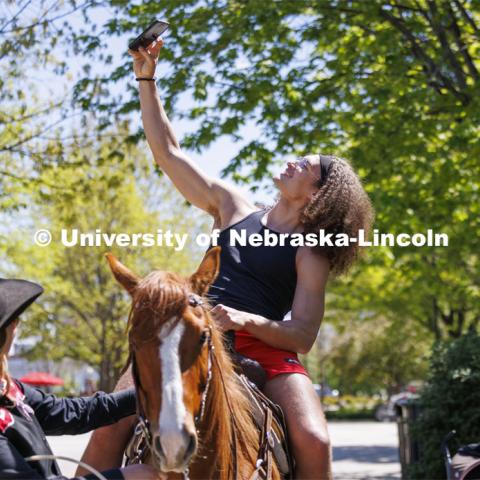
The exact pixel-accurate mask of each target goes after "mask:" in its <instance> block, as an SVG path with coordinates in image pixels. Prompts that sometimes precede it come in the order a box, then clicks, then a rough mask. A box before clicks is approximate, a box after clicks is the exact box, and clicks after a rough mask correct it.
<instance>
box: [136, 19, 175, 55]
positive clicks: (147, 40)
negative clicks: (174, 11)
mask: <svg viewBox="0 0 480 480" xmlns="http://www.w3.org/2000/svg"><path fill="white" fill-rule="evenodd" d="M168 27H169V24H168V23H167V22H163V21H161V20H155V21H154V22H153V23H151V24H150V25H149V26H148V27H147V28H146V30H145V31H144V32H142V33H141V34H140V35H139V36H138V37H137V38H136V39H135V40H133V42H131V43H130V44H129V45H128V48H130V50H138V49H139V47H143V48H147V47H148V46H149V45H150V44H151V43H152V42H154V41H155V40H156V39H157V38H158V37H159V36H160V35H161V34H162V33H163V32H165V30H166V29H167V28H168Z"/></svg>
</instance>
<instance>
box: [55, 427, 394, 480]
mask: <svg viewBox="0 0 480 480" xmlns="http://www.w3.org/2000/svg"><path fill="white" fill-rule="evenodd" d="M329 429H330V436H331V438H332V445H333V473H334V479H335V480H380V479H381V480H387V479H388V480H391V479H400V464H399V463H398V450H397V448H398V447H397V446H398V436H397V426H396V424H395V423H377V422H330V423H329ZM89 436H90V435H89V434H85V435H77V436H75V437H72V436H63V437H48V440H49V442H50V445H51V446H52V449H53V452H54V453H55V454H56V455H66V456H69V457H73V458H77V459H80V457H81V455H82V453H83V450H84V449H85V446H86V444H87V442H88V438H89ZM60 467H61V469H62V472H63V473H64V475H66V476H67V477H69V476H73V474H74V472H75V468H76V467H75V465H73V464H71V463H64V462H60Z"/></svg>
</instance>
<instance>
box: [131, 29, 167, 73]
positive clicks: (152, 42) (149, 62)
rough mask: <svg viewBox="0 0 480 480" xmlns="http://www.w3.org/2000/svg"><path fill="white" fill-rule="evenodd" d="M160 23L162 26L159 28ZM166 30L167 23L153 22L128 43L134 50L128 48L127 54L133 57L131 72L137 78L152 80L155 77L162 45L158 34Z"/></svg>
mask: <svg viewBox="0 0 480 480" xmlns="http://www.w3.org/2000/svg"><path fill="white" fill-rule="evenodd" d="M160 23H162V24H163V26H159V24H160ZM165 25H167V26H166V27H165ZM166 28H168V23H167V22H157V21H155V22H154V23H152V24H151V25H150V26H149V27H148V28H147V29H146V30H145V31H144V32H143V33H142V34H141V35H139V36H138V37H137V38H136V39H135V40H134V41H133V42H131V43H130V47H134V48H130V49H129V50H128V53H129V54H130V55H131V56H132V57H133V70H134V72H135V76H136V77H137V78H153V76H154V75H155V68H156V66H157V58H158V54H159V53H160V50H161V48H162V47H163V43H164V42H163V40H162V39H161V38H159V35H158V34H159V33H160V32H164V31H165V30H166ZM147 47H150V48H148V49H147Z"/></svg>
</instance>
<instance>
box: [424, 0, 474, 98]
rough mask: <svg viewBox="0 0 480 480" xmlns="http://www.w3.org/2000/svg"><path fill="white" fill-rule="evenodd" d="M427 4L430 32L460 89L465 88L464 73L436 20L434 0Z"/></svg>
mask: <svg viewBox="0 0 480 480" xmlns="http://www.w3.org/2000/svg"><path fill="white" fill-rule="evenodd" d="M427 3H428V8H429V10H430V25H431V27H432V30H433V31H434V32H435V34H436V35H437V38H438V40H439V41H440V45H441V46H442V49H443V52H444V54H445V57H446V58H448V61H449V63H450V66H451V67H452V69H453V71H454V73H455V77H456V79H457V82H458V84H459V86H460V88H462V89H464V88H465V87H466V86H467V83H466V81H465V72H464V71H463V68H462V65H461V64H460V63H459V62H458V60H457V59H456V57H455V55H454V53H453V52H452V49H451V48H450V44H449V41H448V38H447V36H446V34H445V30H444V29H443V25H442V24H441V22H440V21H439V19H438V17H439V14H438V9H437V5H436V4H435V1H434V0H428V1H427Z"/></svg>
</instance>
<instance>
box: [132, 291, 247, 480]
mask: <svg viewBox="0 0 480 480" xmlns="http://www.w3.org/2000/svg"><path fill="white" fill-rule="evenodd" d="M188 305H190V306H192V307H198V306H202V308H205V307H204V306H203V305H204V301H203V300H202V298H201V297H200V296H198V295H196V294H193V293H191V294H189V296H188ZM208 330H209V335H208V340H207V342H208V343H207V348H208V360H207V362H208V363H207V365H208V366H207V378H206V382H205V387H204V388H203V392H202V400H201V403H200V410H199V412H198V414H197V415H195V418H194V423H195V428H196V430H197V434H198V433H199V429H198V426H199V424H200V423H201V421H202V420H203V417H204V414H205V405H206V403H207V396H208V390H209V387H210V383H211V380H212V374H213V368H212V367H213V361H214V362H215V364H216V366H217V369H218V372H219V374H220V379H221V382H222V387H223V391H224V395H225V399H226V402H227V406H228V410H229V412H230V418H231V421H232V427H233V428H232V432H233V453H234V465H233V473H234V476H233V478H234V479H235V480H237V479H238V455H237V443H238V441H237V428H238V427H237V424H236V421H235V415H234V412H233V408H232V406H231V404H230V399H229V397H228V392H227V388H226V386H225V380H224V378H223V374H222V370H221V368H220V365H219V363H218V359H217V357H216V355H215V346H214V345H213V343H212V327H211V325H209V326H208ZM156 338H157V337H156V336H154V335H153V336H152V337H150V338H148V339H147V340H143V341H142V342H140V344H141V345H143V344H146V343H149V342H151V341H153V340H155V339H156ZM129 347H130V352H129V362H128V363H131V364H132V376H133V382H134V384H135V388H136V390H137V392H138V391H139V390H141V391H142V392H144V394H145V390H144V389H143V388H142V384H141V381H140V376H139V375H138V369H137V362H136V359H135V350H136V349H137V348H138V345H137V344H136V343H135V342H132V341H130V342H129ZM212 360H213V361H212ZM128 363H127V367H128ZM127 367H125V370H126V368H127ZM135 398H136V403H137V412H138V426H137V428H140V431H141V432H142V433H143V435H144V438H145V440H146V443H147V444H146V445H144V448H143V449H139V450H137V452H136V458H137V459H138V460H141V459H142V458H143V456H144V454H145V451H146V447H147V446H149V445H151V442H152V435H151V433H150V428H149V427H150V423H149V421H148V419H147V418H146V414H145V411H144V409H143V405H142V402H141V401H140V398H139V395H136V396H135ZM137 433H139V432H138V430H137V429H136V430H135V434H137ZM183 479H184V480H189V471H188V467H187V468H186V470H185V471H184V472H183Z"/></svg>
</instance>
